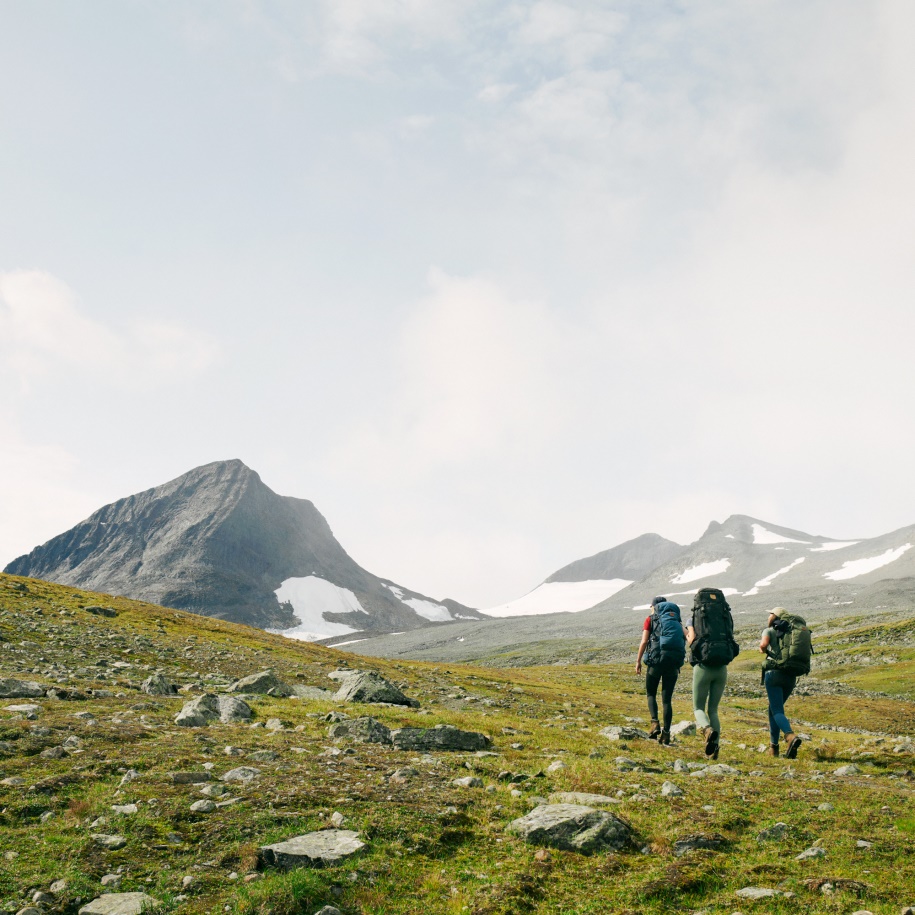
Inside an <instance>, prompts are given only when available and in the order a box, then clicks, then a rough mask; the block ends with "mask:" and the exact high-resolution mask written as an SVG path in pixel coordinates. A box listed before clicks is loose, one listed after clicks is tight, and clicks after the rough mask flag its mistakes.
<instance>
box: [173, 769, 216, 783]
mask: <svg viewBox="0 0 915 915" xmlns="http://www.w3.org/2000/svg"><path fill="white" fill-rule="evenodd" d="M168 777H169V778H170V779H171V783H172V784H173V785H202V784H203V783H204V782H208V781H210V779H211V778H212V777H213V776H212V775H210V773H209V772H206V771H204V772H170V773H169V776H168Z"/></svg>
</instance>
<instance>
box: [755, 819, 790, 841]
mask: <svg viewBox="0 0 915 915" xmlns="http://www.w3.org/2000/svg"><path fill="white" fill-rule="evenodd" d="M789 828H790V827H789V826H788V824H787V823H776V824H775V825H774V826H769V827H768V828H766V829H764V830H763V831H762V832H761V833H760V834H759V835H758V836H757V837H756V841H757V842H781V840H782V839H784V838H785V834H786V833H787V832H788V829H789Z"/></svg>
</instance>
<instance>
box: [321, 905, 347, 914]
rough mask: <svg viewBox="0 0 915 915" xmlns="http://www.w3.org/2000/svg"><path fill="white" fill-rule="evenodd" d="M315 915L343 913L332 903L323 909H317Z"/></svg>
mask: <svg viewBox="0 0 915 915" xmlns="http://www.w3.org/2000/svg"><path fill="white" fill-rule="evenodd" d="M315 915H343V913H342V912H341V911H340V910H339V909H337V908H334V906H332V905H326V906H324V908H323V909H318V911H317V912H315Z"/></svg>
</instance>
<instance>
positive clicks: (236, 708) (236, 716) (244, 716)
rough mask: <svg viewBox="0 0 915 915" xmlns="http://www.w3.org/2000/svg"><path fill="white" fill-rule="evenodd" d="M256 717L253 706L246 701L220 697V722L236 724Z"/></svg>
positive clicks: (231, 697) (232, 697)
mask: <svg viewBox="0 0 915 915" xmlns="http://www.w3.org/2000/svg"><path fill="white" fill-rule="evenodd" d="M253 717H254V712H253V711H251V706H250V705H248V703H247V702H245V701H244V699H237V698H236V697H234V696H220V697H219V720H220V721H221V722H222V723H223V724H236V723H237V722H240V721H249V720H250V719H251V718H253Z"/></svg>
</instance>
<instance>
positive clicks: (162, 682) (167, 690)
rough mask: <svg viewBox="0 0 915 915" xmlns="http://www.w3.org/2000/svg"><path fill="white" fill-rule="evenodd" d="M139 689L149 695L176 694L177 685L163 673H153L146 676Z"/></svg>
mask: <svg viewBox="0 0 915 915" xmlns="http://www.w3.org/2000/svg"><path fill="white" fill-rule="evenodd" d="M140 689H141V690H143V692H144V693H146V694H147V695H149V696H177V695H178V687H177V686H176V685H175V684H174V683H172V681H171V680H169V679H168V677H166V676H165V675H164V674H153V675H152V676H151V677H147V678H146V679H145V680H144V681H143V682H142V683H141V684H140Z"/></svg>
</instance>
